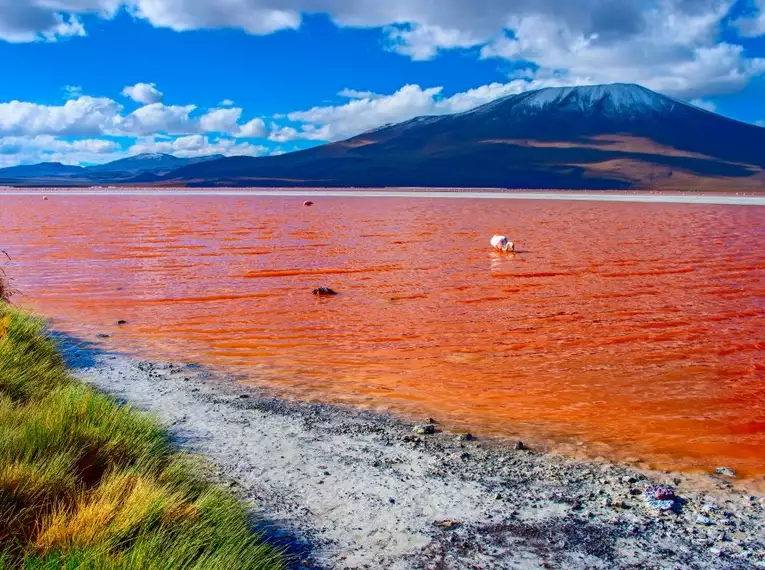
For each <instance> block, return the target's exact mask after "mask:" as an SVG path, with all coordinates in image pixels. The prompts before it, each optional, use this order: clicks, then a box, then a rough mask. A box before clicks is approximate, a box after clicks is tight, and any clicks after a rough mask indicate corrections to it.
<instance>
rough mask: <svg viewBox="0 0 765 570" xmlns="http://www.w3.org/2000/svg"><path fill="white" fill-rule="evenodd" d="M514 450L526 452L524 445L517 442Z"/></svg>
mask: <svg viewBox="0 0 765 570" xmlns="http://www.w3.org/2000/svg"><path fill="white" fill-rule="evenodd" d="M514 449H515V450H516V451H525V450H526V446H525V445H524V443H523V442H522V441H519V442H518V443H516V444H515V448H514Z"/></svg>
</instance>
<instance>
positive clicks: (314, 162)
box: [0, 84, 765, 191]
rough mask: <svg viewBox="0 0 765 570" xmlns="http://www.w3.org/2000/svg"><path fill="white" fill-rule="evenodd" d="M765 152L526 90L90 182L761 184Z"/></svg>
mask: <svg viewBox="0 0 765 570" xmlns="http://www.w3.org/2000/svg"><path fill="white" fill-rule="evenodd" d="M763 149H765V129H763V128H761V127H757V126H754V125H749V124H746V123H741V122H738V121H734V120H731V119H728V118H725V117H722V116H720V115H716V114H714V113H710V112H708V111H704V110H702V109H699V108H697V107H694V106H692V105H688V104H686V103H683V102H680V101H676V100H674V99H671V98H669V97H665V96H664V95H660V94H658V93H654V92H653V91H650V90H648V89H645V88H643V87H640V86H637V85H626V84H614V85H597V86H590V87H568V88H550V89H541V90H537V91H529V92H526V93H522V94H519V95H511V96H509V97H505V98H502V99H498V100H496V101H493V102H491V103H488V104H486V105H483V106H481V107H478V108H476V109H473V110H471V111H467V112H465V113H458V114H454V115H440V116H428V117H418V118H415V119H412V120H410V121H406V122H404V123H400V124H396V125H388V126H385V127H381V128H378V129H375V130H373V131H370V132H367V133H363V134H361V135H358V136H356V137H353V138H351V139H348V140H345V141H341V142H335V143H332V144H327V145H324V146H320V147H315V148H311V149H308V150H304V151H300V152H293V153H290V154H284V155H281V156H271V157H260V158H255V157H244V156H239V157H230V158H223V157H205V158H203V159H179V158H175V157H172V156H169V155H162V154H152V155H139V156H137V157H132V158H129V159H124V160H121V161H115V162H112V163H110V164H107V165H102V166H98V167H89V168H87V169H85V174H86V176H87V180H88V181H89V182H83V183H84V184H85V183H87V184H92V181H93V180H98V181H99V182H100V183H102V184H105V183H125V184H145V185H147V186H160V185H184V186H262V187H266V186H298V187H300V186H302V187H452V188H559V189H630V188H658V189H678V190H680V189H682V190H686V189H697V190H719V191H725V190H740V189H747V190H751V189H758V190H760V189H763V188H765V171H764V169H765V150H763ZM18 168H21V167H18ZM6 170H7V169H6ZM22 174H23V171H22ZM7 176H8V174H7V173H6V172H4V171H2V170H0V182H5V181H6V180H7ZM16 176H18V178H17V179H16V181H15V183H29V179H28V178H24V176H22V175H20V174H16ZM60 180H61V182H62V183H67V184H71V183H75V182H73V180H74V179H73V178H72V177H71V176H70V177H68V178H67V177H66V176H62V177H60ZM6 183H7V182H6Z"/></svg>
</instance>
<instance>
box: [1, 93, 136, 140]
mask: <svg viewBox="0 0 765 570" xmlns="http://www.w3.org/2000/svg"><path fill="white" fill-rule="evenodd" d="M121 111H122V107H121V106H120V105H119V104H117V103H116V102H115V101H113V100H112V99H108V98H105V97H88V96H80V97H78V98H76V99H70V100H68V101H67V102H66V103H65V104H63V105H39V104H37V103H30V102H25V101H10V102H7V103H0V135H38V134H51V135H66V136H96V135H102V134H106V133H110V132H112V131H114V130H115V129H116V128H117V127H118V125H119V124H120V122H121V116H120V112H121Z"/></svg>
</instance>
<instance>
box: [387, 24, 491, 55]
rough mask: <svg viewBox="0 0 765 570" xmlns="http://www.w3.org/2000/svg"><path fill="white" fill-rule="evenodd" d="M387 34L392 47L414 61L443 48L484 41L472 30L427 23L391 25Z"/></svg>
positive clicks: (461, 46)
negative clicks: (402, 25)
mask: <svg viewBox="0 0 765 570" xmlns="http://www.w3.org/2000/svg"><path fill="white" fill-rule="evenodd" d="M387 34H388V40H389V42H390V44H391V47H392V49H393V50H394V51H396V52H398V53H400V54H403V55H408V56H409V57H411V58H412V59H413V60H414V61H426V60H429V59H433V58H434V57H435V56H436V55H437V54H438V51H439V50H442V49H454V48H469V47H473V46H476V45H480V44H482V43H484V40H483V39H481V38H480V37H476V36H474V35H473V34H472V33H471V32H470V31H464V30H460V29H457V28H442V27H440V26H431V25H427V24H416V25H414V26H409V27H404V28H402V27H399V26H391V27H390V28H388V30H387Z"/></svg>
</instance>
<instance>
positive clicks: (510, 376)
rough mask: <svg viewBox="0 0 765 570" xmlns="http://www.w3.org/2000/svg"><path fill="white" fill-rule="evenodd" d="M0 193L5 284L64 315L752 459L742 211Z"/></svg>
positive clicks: (269, 364)
mask: <svg viewBox="0 0 765 570" xmlns="http://www.w3.org/2000/svg"><path fill="white" fill-rule="evenodd" d="M0 200H1V202H0V227H2V228H3V229H2V234H1V237H0V249H6V250H8V252H9V253H10V254H11V255H12V257H13V259H14V262H13V264H11V265H10V266H9V267H7V270H8V271H9V273H11V274H12V275H13V277H14V285H15V287H17V288H18V289H20V290H21V291H22V292H23V293H24V296H23V297H19V298H18V299H17V301H18V302H21V303H22V304H24V305H27V306H30V307H33V308H35V309H37V310H40V311H42V312H44V313H45V314H48V315H51V316H52V317H53V318H54V324H55V326H57V327H58V328H60V329H62V330H65V331H67V332H71V333H75V334H77V335H80V336H82V337H84V338H88V339H91V340H94V337H95V334H96V333H101V332H105V333H109V334H111V335H112V338H110V339H108V340H107V341H105V344H107V345H108V346H110V347H113V348H118V349H121V350H127V351H130V352H132V353H136V354H139V355H142V356H146V357H151V358H161V359H166V360H177V361H186V362H188V361H194V362H199V363H202V364H205V365H208V366H212V367H217V368H221V369H224V370H227V371H233V372H236V373H241V374H244V375H246V377H247V381H249V382H253V383H256V384H260V385H264V386H268V387H270V388H274V389H277V390H279V391H280V392H282V393H285V394H289V395H294V396H297V397H301V398H305V399H319V400H323V401H333V402H343V403H353V404H360V405H366V406H370V407H375V408H382V409H389V410H392V411H395V412H398V413H402V414H406V415H410V416H412V417H415V418H419V417H423V416H425V415H434V416H436V417H438V418H439V419H440V420H442V421H443V422H444V423H446V424H448V425H450V426H452V427H455V428H466V429H471V430H473V431H474V432H477V433H479V434H496V435H508V436H513V437H516V436H519V437H522V438H524V440H531V441H532V442H538V443H540V444H541V443H546V444H549V445H552V446H557V447H559V448H561V449H563V450H567V451H571V450H578V451H581V452H583V453H587V454H593V455H598V454H602V455H607V456H609V457H613V458H616V459H626V458H629V457H634V458H640V459H641V460H643V461H644V462H646V463H648V464H650V465H652V466H661V467H671V468H682V469H703V470H708V469H714V468H715V467H717V466H720V465H726V466H728V467H731V468H734V469H737V470H739V471H740V472H741V473H742V474H743V475H746V476H750V477H754V476H757V477H759V476H761V475H763V474H765V248H763V246H764V245H765V208H761V207H737V206H702V205H672V204H627V203H595V202H589V203H582V202H543V201H507V202H506V201H481V200H468V199H465V200H446V199H444V200H436V199H393V198H360V199H359V198H350V199H349V198H321V199H320V200H317V204H316V205H315V206H314V207H313V208H304V207H303V206H302V200H301V199H296V198H277V197H273V198H272V197H268V198H263V197H236V196H234V197H220V196H162V197H156V196H154V197H152V196H54V197H53V198H52V199H51V200H49V201H45V202H43V201H42V199H41V198H40V197H38V196H4V197H0ZM495 232H501V233H506V234H507V235H508V236H509V237H510V238H511V239H513V240H515V241H516V243H517V244H518V245H517V249H518V254H517V255H515V256H508V255H504V254H499V253H496V252H493V251H491V250H490V248H489V247H488V242H489V239H490V238H491V236H492V235H493V234H494V233H495ZM323 285H326V286H330V287H333V288H335V289H337V290H338V291H339V292H340V293H341V295H339V296H338V297H334V298H327V299H319V298H316V297H314V296H312V295H311V289H312V288H314V287H318V286H323ZM118 319H126V320H127V321H128V324H127V325H125V326H122V327H117V326H116V321H117V320H118Z"/></svg>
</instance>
